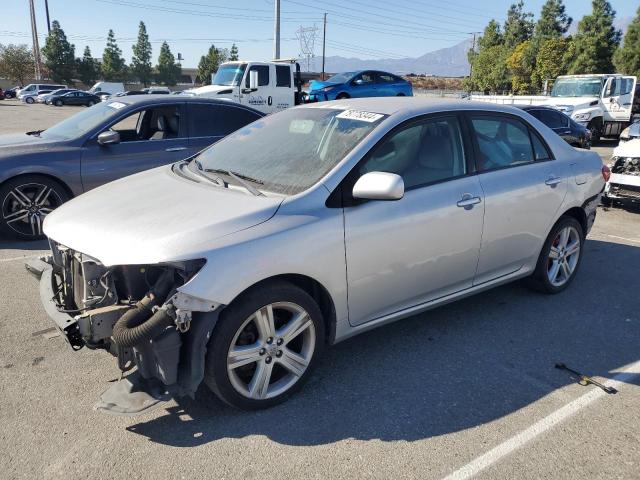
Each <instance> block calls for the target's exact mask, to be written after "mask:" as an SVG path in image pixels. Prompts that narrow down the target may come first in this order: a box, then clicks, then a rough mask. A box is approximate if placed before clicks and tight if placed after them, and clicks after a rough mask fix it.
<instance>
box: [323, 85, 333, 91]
mask: <svg viewBox="0 0 640 480" xmlns="http://www.w3.org/2000/svg"><path fill="white" fill-rule="evenodd" d="M334 88H336V86H335V85H330V86H328V87H323V88H321V89H320V91H321V92H330V91H331V90H333V89H334Z"/></svg>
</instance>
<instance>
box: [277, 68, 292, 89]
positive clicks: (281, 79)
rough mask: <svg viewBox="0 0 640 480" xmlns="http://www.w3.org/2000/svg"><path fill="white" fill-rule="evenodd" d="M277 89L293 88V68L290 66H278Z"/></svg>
mask: <svg viewBox="0 0 640 480" xmlns="http://www.w3.org/2000/svg"><path fill="white" fill-rule="evenodd" d="M276 87H291V68H289V66H288V65H276Z"/></svg>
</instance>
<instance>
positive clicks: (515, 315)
mask: <svg viewBox="0 0 640 480" xmlns="http://www.w3.org/2000/svg"><path fill="white" fill-rule="evenodd" d="M583 258H584V262H583V263H582V265H581V270H580V272H579V275H578V276H577V277H576V279H575V281H574V283H573V284H572V285H571V286H570V287H569V288H568V289H567V290H566V291H565V292H563V293H561V294H559V295H552V296H547V295H543V294H538V293H532V292H531V291H530V290H529V289H528V288H526V287H525V285H524V284H523V283H521V282H520V283H514V284H510V285H506V286H503V287H499V288H496V289H493V290H490V291H487V292H485V293H482V294H479V295H476V296H473V297H470V298H467V299H464V300H461V301H459V302H456V303H452V304H450V305H448V306H444V307H441V308H439V309H436V310H432V311H430V312H426V313H423V314H420V315H417V316H415V317H412V318H410V319H407V320H404V321H401V322H398V323H395V324H391V325H388V326H385V327H382V328H379V329H376V330H374V331H371V332H369V333H366V334H363V335H360V336H358V337H355V338H352V339H350V340H348V341H346V342H343V343H340V344H338V345H336V346H335V347H333V348H330V349H328V350H327V351H326V353H325V355H324V358H323V359H322V361H321V362H320V365H319V367H318V369H317V370H316V371H315V372H314V374H313V375H312V378H311V380H310V382H309V383H308V384H307V385H306V386H305V387H304V389H303V390H302V391H301V392H299V393H298V394H297V395H295V396H293V397H292V398H291V399H290V400H289V401H288V402H285V403H284V404H282V405H279V406H277V407H274V408H271V409H269V410H263V411H256V412H242V411H238V410H235V409H232V408H229V407H227V406H225V405H224V404H223V403H222V402H221V401H219V400H218V399H217V398H216V397H215V396H214V395H213V394H212V393H210V392H209V391H208V389H207V388H206V387H201V388H200V390H199V391H198V393H197V398H196V400H192V399H189V398H182V399H178V401H177V405H175V406H171V407H169V408H168V409H166V414H165V415H161V416H159V417H155V418H153V419H151V420H148V421H145V420H142V421H140V422H138V423H135V424H133V425H131V426H130V427H128V430H129V431H130V432H133V433H136V434H139V435H143V436H146V437H147V438H148V439H149V440H151V441H153V442H157V443H161V444H166V445H171V446H176V447H192V446H198V445H202V444H205V443H208V442H213V441H216V440H218V439H221V438H227V437H231V438H242V437H246V436H250V435H264V436H266V437H268V438H270V439H271V440H273V441H275V442H278V443H281V444H286V445H323V444H327V443H332V442H336V441H340V440H345V439H360V440H369V439H378V440H382V441H397V440H404V441H409V442H410V441H414V440H419V439H424V438H428V437H434V436H438V435H445V434H448V433H452V432H456V431H460V430H465V429H469V428H473V427H476V426H480V425H483V424H486V423H488V422H491V421H494V420H497V419H500V418H502V417H504V416H507V415H510V414H513V413H514V412H517V411H518V410H520V409H522V408H523V407H526V406H527V405H529V404H531V403H533V402H536V401H537V400H539V399H541V398H542V397H545V396H547V395H549V394H552V393H554V392H557V391H558V390H559V389H561V388H562V387H564V386H566V385H568V384H570V383H574V382H575V379H574V378H572V377H571V376H570V375H569V374H568V372H565V371H561V370H558V369H556V368H554V365H555V363H557V362H562V363H565V364H567V365H568V366H570V367H572V368H574V369H577V370H579V371H582V372H584V373H587V374H590V375H597V376H602V377H605V378H606V377H612V376H613V375H615V373H612V372H614V371H615V370H616V369H620V368H622V367H624V366H625V365H628V364H630V363H632V362H635V361H637V360H638V359H639V358H640V351H639V350H638V342H637V339H638V338H640V317H638V312H637V297H636V296H635V295H634V292H630V289H629V286H630V285H634V284H635V285H637V272H638V271H640V248H637V247H631V246H626V245H621V244H615V243H609V242H603V241H595V240H588V241H587V243H586V247H585V255H584V257H583ZM622 292H629V293H628V294H626V293H625V294H622ZM589 388H594V387H589ZM586 391H587V389H586V388H585V392H586ZM560 395H562V394H560ZM558 398H560V401H561V402H562V401H563V399H562V397H561V396H559V397H558ZM570 398H571V397H569V396H567V399H566V402H568V401H569V399H570ZM614 400H615V396H612V397H611V399H609V398H608V400H607V401H614ZM603 401H605V400H603Z"/></svg>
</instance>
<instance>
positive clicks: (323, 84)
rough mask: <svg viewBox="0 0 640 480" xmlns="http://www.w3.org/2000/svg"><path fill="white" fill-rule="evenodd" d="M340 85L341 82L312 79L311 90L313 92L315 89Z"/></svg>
mask: <svg viewBox="0 0 640 480" xmlns="http://www.w3.org/2000/svg"><path fill="white" fill-rule="evenodd" d="M338 85H342V84H341V83H333V82H326V81H325V82H323V81H322V80H311V81H310V82H309V91H310V92H313V91H315V90H320V89H322V88H324V87H336V86H338Z"/></svg>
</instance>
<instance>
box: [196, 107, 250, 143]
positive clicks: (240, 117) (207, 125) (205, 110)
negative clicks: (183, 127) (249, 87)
mask: <svg viewBox="0 0 640 480" xmlns="http://www.w3.org/2000/svg"><path fill="white" fill-rule="evenodd" d="M189 112H190V113H189V132H190V136H191V137H224V136H226V135H229V134H230V133H232V132H235V131H236V130H238V129H240V128H242V127H244V126H245V125H248V124H249V123H251V122H253V121H255V120H257V119H258V118H260V116H259V115H257V114H255V113H254V112H251V111H249V110H245V109H244V108H238V107H232V106H223V105H204V104H195V105H189Z"/></svg>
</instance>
